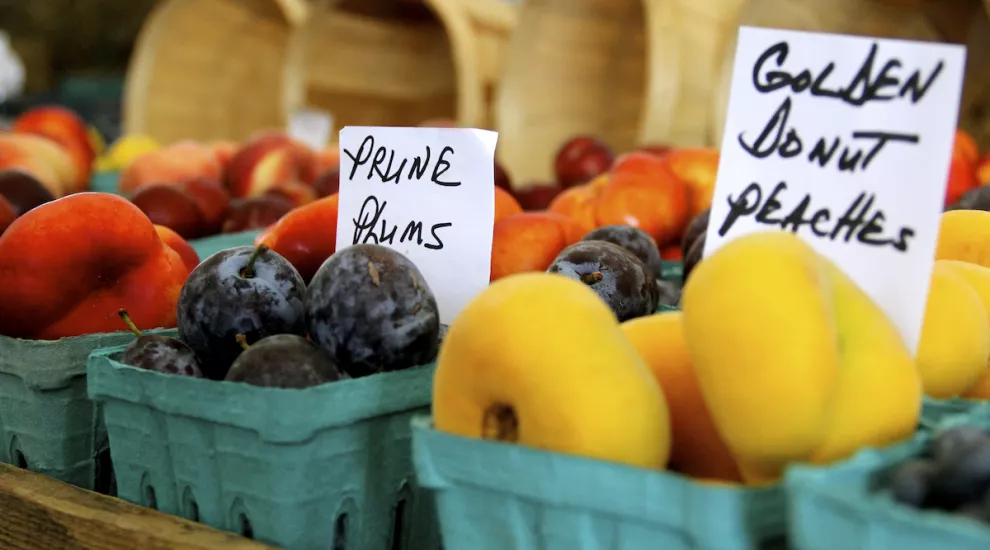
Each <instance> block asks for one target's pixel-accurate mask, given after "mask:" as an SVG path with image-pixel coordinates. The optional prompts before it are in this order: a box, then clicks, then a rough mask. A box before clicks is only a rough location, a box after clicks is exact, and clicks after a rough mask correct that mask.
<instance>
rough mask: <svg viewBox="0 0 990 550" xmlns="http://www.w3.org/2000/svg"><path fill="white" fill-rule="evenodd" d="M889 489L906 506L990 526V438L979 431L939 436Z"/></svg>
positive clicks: (898, 470) (898, 471)
mask: <svg viewBox="0 0 990 550" xmlns="http://www.w3.org/2000/svg"><path fill="white" fill-rule="evenodd" d="M888 487H889V489H890V491H891V494H892V496H893V498H894V499H895V500H896V501H897V502H900V503H902V504H906V505H908V506H912V507H915V508H921V509H934V510H942V511H945V512H950V513H954V514H958V515H960V516H963V517H968V518H972V519H975V520H978V521H981V522H984V523H990V435H988V434H987V432H986V431H985V430H983V429H981V428H977V427H974V426H956V427H953V428H949V429H946V430H943V431H941V432H939V433H938V434H936V435H935V436H934V437H933V438H932V440H931V442H930V443H929V444H928V445H927V448H926V449H925V452H924V453H923V454H922V455H921V456H919V457H918V458H915V459H912V460H908V461H906V462H904V463H902V464H900V465H899V466H898V467H897V468H896V469H895V470H894V471H893V473H892V474H891V476H890V478H889V480H888Z"/></svg>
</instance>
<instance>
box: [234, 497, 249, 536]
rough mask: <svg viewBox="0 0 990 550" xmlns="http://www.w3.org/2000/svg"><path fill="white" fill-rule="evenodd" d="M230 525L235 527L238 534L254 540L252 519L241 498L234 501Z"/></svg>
mask: <svg viewBox="0 0 990 550" xmlns="http://www.w3.org/2000/svg"><path fill="white" fill-rule="evenodd" d="M230 524H231V525H233V526H234V529H235V530H236V531H237V534H238V535H240V536H242V537H244V538H246V539H253V538H254V527H252V526H251V518H249V517H248V514H247V508H246V507H245V506H244V500H243V499H241V498H240V497H238V498H235V499H234V504H233V506H231V507H230Z"/></svg>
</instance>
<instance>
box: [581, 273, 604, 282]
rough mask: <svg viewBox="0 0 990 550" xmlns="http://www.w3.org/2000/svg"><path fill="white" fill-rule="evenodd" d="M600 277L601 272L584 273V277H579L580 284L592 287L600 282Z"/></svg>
mask: <svg viewBox="0 0 990 550" xmlns="http://www.w3.org/2000/svg"><path fill="white" fill-rule="evenodd" d="M602 277H603V275H602V272H601V271H595V272H593V273H585V274H584V275H581V282H582V283H584V284H586V285H593V284H595V283H597V282H598V281H601V280H602Z"/></svg>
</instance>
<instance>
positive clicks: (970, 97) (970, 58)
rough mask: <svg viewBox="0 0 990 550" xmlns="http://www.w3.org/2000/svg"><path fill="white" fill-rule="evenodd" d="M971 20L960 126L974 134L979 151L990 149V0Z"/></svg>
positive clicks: (968, 28)
mask: <svg viewBox="0 0 990 550" xmlns="http://www.w3.org/2000/svg"><path fill="white" fill-rule="evenodd" d="M987 7H988V11H987V12H985V13H986V15H984V14H978V16H976V17H973V18H971V19H970V23H969V25H968V27H967V31H968V32H967V33H966V37H965V43H966V50H967V51H966V86H965V88H964V89H963V99H962V106H961V107H960V109H959V125H960V126H961V127H963V128H965V129H966V130H967V131H969V132H970V133H971V134H973V137H975V138H976V141H977V143H978V144H979V145H980V150H982V151H988V150H990V3H988V4H987Z"/></svg>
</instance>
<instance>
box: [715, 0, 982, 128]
mask: <svg viewBox="0 0 990 550" xmlns="http://www.w3.org/2000/svg"><path fill="white" fill-rule="evenodd" d="M981 1H982V0H835V2H830V3H822V2H818V1H817V0H746V1H745V3H744V5H743V8H742V10H741V11H740V13H739V17H738V24H739V25H750V26H757V27H775V28H782V29H793V30H804V31H819V32H834V33H841V34H853V35H862V36H878V37H883V38H901V39H908V40H922V41H941V42H955V43H962V44H966V45H967V47H968V49H969V51H968V53H967V75H966V82H965V89H964V93H963V101H962V105H961V106H960V114H959V126H960V127H961V128H963V129H966V130H968V131H970V132H971V133H973V135H974V137H975V138H976V139H977V141H978V142H979V143H980V145H981V146H982V147H987V146H990V120H988V118H987V114H988V113H987V107H990V82H988V81H987V74H988V70H990V57H988V53H990V19H988V17H987V14H986V12H985V11H984V10H983V9H982V4H981ZM735 49H736V35H735V33H730V36H729V39H728V40H726V41H725V44H724V46H723V51H722V63H721V67H720V69H719V71H720V77H719V79H718V82H717V84H716V86H717V90H718V91H717V92H716V93H715V94H714V95H713V96H712V97H711V99H712V103H711V104H710V106H711V110H712V113H713V116H712V117H711V118H710V119H709V123H710V124H711V126H710V128H709V131H710V134H711V136H712V138H713V139H712V142H711V144H712V145H715V146H718V145H720V144H721V142H722V129H723V127H724V126H725V117H726V111H727V109H728V100H729V87H730V83H731V81H732V64H733V60H734V58H735Z"/></svg>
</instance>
